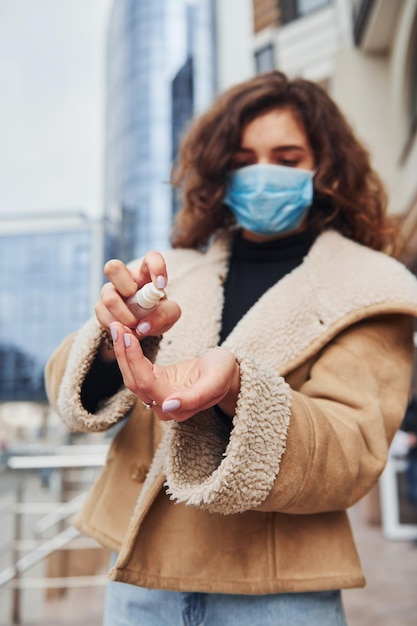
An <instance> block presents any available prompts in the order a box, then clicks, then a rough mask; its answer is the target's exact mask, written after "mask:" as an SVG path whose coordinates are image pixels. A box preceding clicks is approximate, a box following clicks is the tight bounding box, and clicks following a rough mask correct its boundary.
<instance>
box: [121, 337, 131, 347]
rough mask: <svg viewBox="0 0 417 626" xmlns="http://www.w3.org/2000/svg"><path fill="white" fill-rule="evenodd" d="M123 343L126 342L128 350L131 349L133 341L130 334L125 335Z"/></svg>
mask: <svg viewBox="0 0 417 626" xmlns="http://www.w3.org/2000/svg"><path fill="white" fill-rule="evenodd" d="M123 341H124V342H125V346H126V348H129V347H130V344H131V343H132V339H131V337H130V335H129V333H125V334H124V335H123Z"/></svg>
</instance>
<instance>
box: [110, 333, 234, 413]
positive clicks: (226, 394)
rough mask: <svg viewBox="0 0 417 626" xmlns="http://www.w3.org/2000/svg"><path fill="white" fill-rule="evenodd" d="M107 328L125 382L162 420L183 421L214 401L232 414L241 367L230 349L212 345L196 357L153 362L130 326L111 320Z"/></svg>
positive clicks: (211, 404)
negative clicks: (160, 363) (147, 356)
mask: <svg viewBox="0 0 417 626" xmlns="http://www.w3.org/2000/svg"><path fill="white" fill-rule="evenodd" d="M110 330H111V333H112V337H113V345H114V353H115V355H116V358H117V361H118V364H119V367H120V371H121V373H122V376H123V381H124V384H125V386H126V387H127V388H128V389H130V390H131V391H132V392H133V393H134V394H135V395H136V396H137V397H138V398H139V399H140V400H141V401H142V402H143V403H144V404H146V405H151V406H152V408H153V410H154V411H155V412H156V413H157V415H158V416H159V417H160V418H161V419H162V420H171V419H174V420H177V421H179V422H182V421H184V420H187V419H189V418H190V417H192V416H193V415H195V414H196V413H198V412H199V411H202V410H204V409H207V408H209V407H211V406H214V405H216V404H217V405H219V406H220V408H221V409H222V410H223V411H224V412H225V413H227V414H229V415H233V414H234V411H235V405H236V400H237V396H238V393H239V389H240V369H239V365H238V364H237V362H236V360H235V357H234V356H233V354H232V353H231V352H229V351H228V350H224V349H222V348H214V349H212V350H209V351H208V352H206V353H205V354H203V355H202V356H201V357H199V358H196V359H189V360H187V361H181V362H180V363H175V364H174V365H168V366H162V365H155V364H154V363H152V362H151V361H150V360H149V359H147V358H146V357H145V356H144V354H143V352H142V348H141V346H140V343H139V341H138V338H137V337H136V336H135V334H134V333H133V332H132V331H131V330H130V329H129V328H127V327H126V326H123V324H120V323H119V322H113V323H112V324H111V325H110Z"/></svg>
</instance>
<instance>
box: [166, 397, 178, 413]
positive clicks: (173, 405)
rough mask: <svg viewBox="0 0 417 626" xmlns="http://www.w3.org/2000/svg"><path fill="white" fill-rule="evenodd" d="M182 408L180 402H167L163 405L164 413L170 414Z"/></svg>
mask: <svg viewBox="0 0 417 626" xmlns="http://www.w3.org/2000/svg"><path fill="white" fill-rule="evenodd" d="M180 406H181V402H180V401H179V400H166V401H165V402H163V403H162V411H163V412H164V413H170V412H171V411H177V410H178V409H179V408H180Z"/></svg>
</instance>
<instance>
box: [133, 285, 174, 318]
mask: <svg viewBox="0 0 417 626" xmlns="http://www.w3.org/2000/svg"><path fill="white" fill-rule="evenodd" d="M164 296H165V292H164V291H163V290H162V289H157V287H155V285H154V284H153V283H146V285H143V287H141V288H140V289H139V291H137V292H136V293H135V294H134V295H133V296H130V298H128V299H127V300H126V304H127V306H128V308H129V310H130V311H131V312H132V313H133V315H134V316H135V317H136V319H138V320H140V319H142V317H145V315H148V313H150V312H151V311H152V310H153V309H155V308H156V307H157V306H158V303H159V301H160V300H161V298H163V297H164Z"/></svg>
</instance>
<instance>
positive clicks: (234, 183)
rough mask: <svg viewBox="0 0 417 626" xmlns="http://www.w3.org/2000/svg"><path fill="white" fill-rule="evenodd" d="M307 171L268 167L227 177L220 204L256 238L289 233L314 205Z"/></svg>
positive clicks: (259, 166)
mask: <svg viewBox="0 0 417 626" xmlns="http://www.w3.org/2000/svg"><path fill="white" fill-rule="evenodd" d="M313 176H314V172H311V171H310V170H304V169H299V168H295V167H286V166H284V165H272V164H269V163H257V164H256V165H247V166H245V167H241V168H240V169H237V170H235V171H234V172H232V173H231V174H230V178H229V185H228V188H227V191H226V195H225V197H224V200H223V202H224V203H225V204H227V205H228V206H229V207H230V209H231V211H232V213H233V214H234V216H235V217H236V221H237V223H238V224H239V226H241V227H242V228H245V229H246V230H249V231H251V232H253V233H256V234H257V235H264V236H272V235H277V234H281V233H288V232H290V231H292V230H295V229H296V228H298V226H300V224H301V222H302V221H303V219H304V217H305V216H306V215H307V212H308V209H309V207H310V206H311V203H312V201H313Z"/></svg>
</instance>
